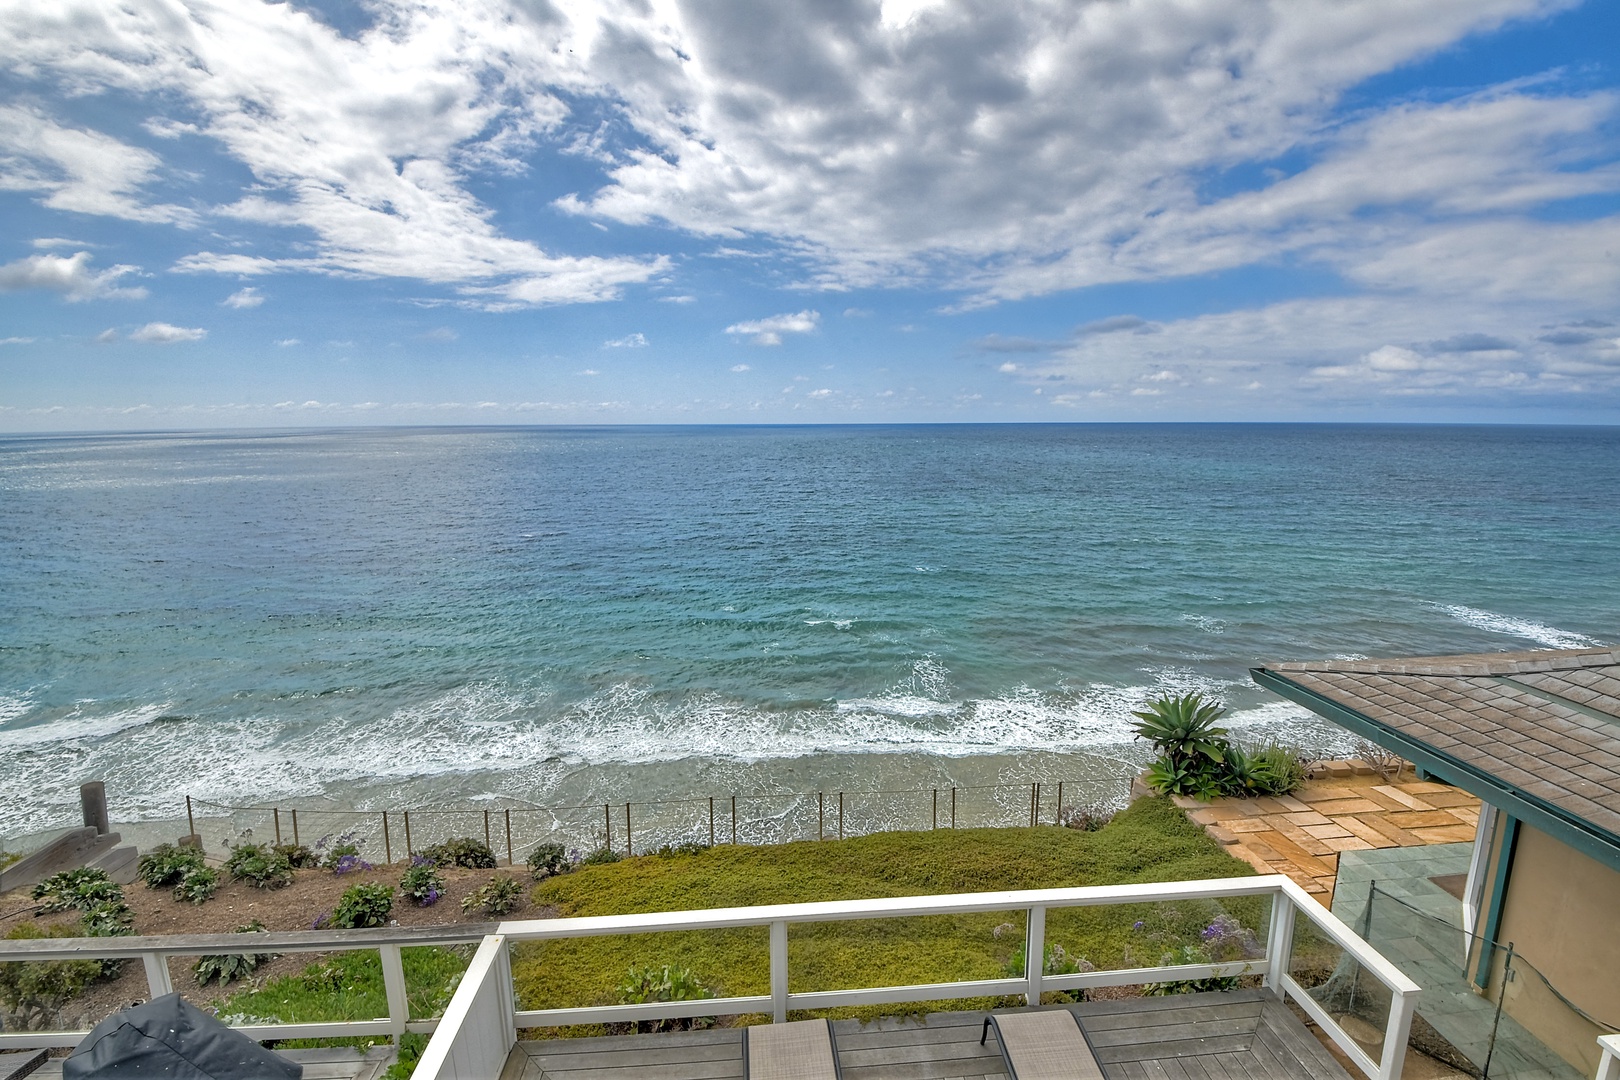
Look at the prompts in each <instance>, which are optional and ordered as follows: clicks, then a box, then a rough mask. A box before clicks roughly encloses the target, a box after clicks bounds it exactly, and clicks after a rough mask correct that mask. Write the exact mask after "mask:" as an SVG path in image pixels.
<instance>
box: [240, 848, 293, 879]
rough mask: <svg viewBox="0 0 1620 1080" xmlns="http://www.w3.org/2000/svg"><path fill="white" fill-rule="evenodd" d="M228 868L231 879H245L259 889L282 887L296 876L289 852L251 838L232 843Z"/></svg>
mask: <svg viewBox="0 0 1620 1080" xmlns="http://www.w3.org/2000/svg"><path fill="white" fill-rule="evenodd" d="M225 872H226V873H227V874H229V875H231V880H233V881H245V882H247V883H248V884H249V885H252V886H253V887H254V888H257V889H281V888H285V887H286V886H288V885H291V884H292V880H293V868H292V861H291V860H290V859H289V858H288V857H287V855H286V854H285V853H283V852H282V851H280V850H279V849H277V848H274V847H270V846H268V845H265V844H255V843H252V842H251V841H248V842H244V843H240V844H233V845H232V846H231V853H230V855H229V856H227V857H226V859H225Z"/></svg>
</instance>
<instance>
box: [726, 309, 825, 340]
mask: <svg viewBox="0 0 1620 1080" xmlns="http://www.w3.org/2000/svg"><path fill="white" fill-rule="evenodd" d="M820 323H821V312H819V311H810V310H808V309H807V310H805V311H799V312H787V313H783V314H781V315H772V316H771V317H770V318H768V319H756V320H754V321H753V322H740V323H732V324H731V325H730V326H728V327H726V333H728V334H731V335H733V336H737V337H748V338H751V339H752V340H753V342H754V344H755V345H780V344H782V335H783V334H808V333H810V332H812V331H813V330H815V328H816V327H817V326H818V325H820Z"/></svg>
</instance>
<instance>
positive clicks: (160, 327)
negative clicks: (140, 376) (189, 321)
mask: <svg viewBox="0 0 1620 1080" xmlns="http://www.w3.org/2000/svg"><path fill="white" fill-rule="evenodd" d="M207 336H208V331H207V330H203V329H201V328H200V327H198V328H191V327H185V326H174V325H172V324H170V323H166V322H150V323H147V324H146V325H145V326H143V327H141V328H140V329H139V330H136V331H135V332H134V333H132V334H130V335H129V339H130V340H131V341H141V342H145V343H146V344H148V345H175V344H178V343H180V342H183V341H201V340H202V339H203V338H205V337H207Z"/></svg>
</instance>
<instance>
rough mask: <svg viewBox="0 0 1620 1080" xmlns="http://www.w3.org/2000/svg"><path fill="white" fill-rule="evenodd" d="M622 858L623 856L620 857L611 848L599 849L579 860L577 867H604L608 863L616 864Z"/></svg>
mask: <svg viewBox="0 0 1620 1080" xmlns="http://www.w3.org/2000/svg"><path fill="white" fill-rule="evenodd" d="M622 858H624V856H623V855H620V854H619V853H618V852H617V851H614V850H613V849H612V848H605V847H599V848H597V849H596V850H595V851H593V852H591V853H590V854H589V855H587V856H585V857H584V858H583V859H581V860H580V861H579V865H581V866H605V865H607V864H608V863H616V862H618V861H619V860H620V859H622Z"/></svg>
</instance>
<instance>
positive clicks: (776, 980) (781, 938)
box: [771, 920, 788, 1024]
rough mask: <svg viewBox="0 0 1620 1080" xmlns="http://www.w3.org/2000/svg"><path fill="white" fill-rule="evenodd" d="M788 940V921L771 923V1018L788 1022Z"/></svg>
mask: <svg viewBox="0 0 1620 1080" xmlns="http://www.w3.org/2000/svg"><path fill="white" fill-rule="evenodd" d="M787 999H788V940H787V923H785V922H782V921H781V920H778V921H776V922H773V923H771V1019H772V1022H774V1023H777V1024H785V1023H787V1012H788V1010H787Z"/></svg>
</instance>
